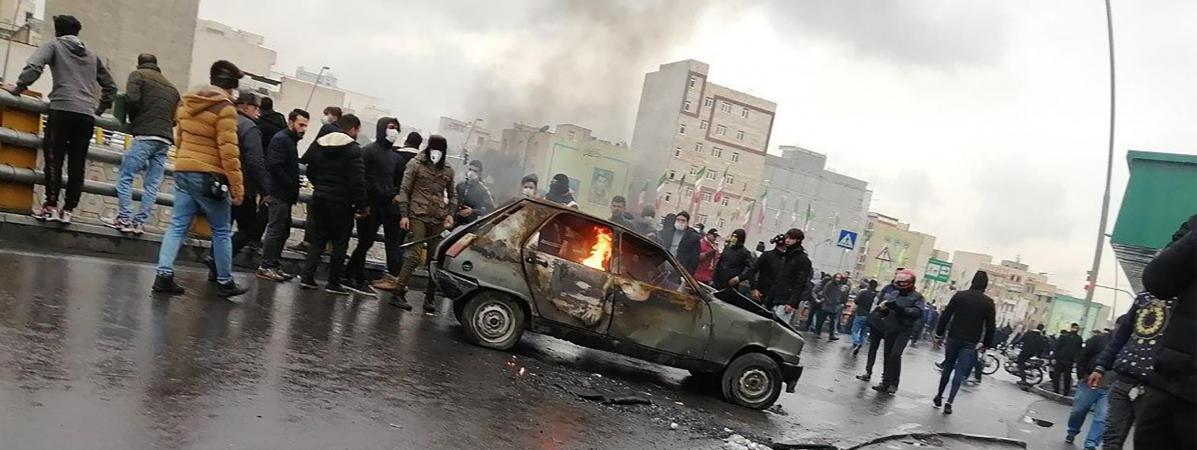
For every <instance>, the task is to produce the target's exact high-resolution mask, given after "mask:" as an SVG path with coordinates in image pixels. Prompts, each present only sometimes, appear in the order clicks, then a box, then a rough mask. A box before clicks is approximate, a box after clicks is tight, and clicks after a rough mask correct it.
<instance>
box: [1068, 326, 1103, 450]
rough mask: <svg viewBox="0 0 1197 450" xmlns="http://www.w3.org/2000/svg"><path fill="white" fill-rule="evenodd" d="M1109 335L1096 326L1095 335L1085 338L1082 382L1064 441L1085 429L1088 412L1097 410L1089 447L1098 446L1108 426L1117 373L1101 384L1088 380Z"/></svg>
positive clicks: (1079, 366)
mask: <svg viewBox="0 0 1197 450" xmlns="http://www.w3.org/2000/svg"><path fill="white" fill-rule="evenodd" d="M1108 341H1109V336H1108V335H1107V334H1105V333H1102V332H1101V331H1100V330H1093V336H1092V337H1090V338H1089V340H1087V341H1085V349H1084V350H1082V351H1081V354H1080V358H1079V359H1077V365H1076V376H1077V380H1079V381H1080V382H1078V383H1077V385H1076V397H1075V398H1073V400H1072V412H1071V413H1069V415H1068V431H1067V433H1068V434H1066V435H1065V436H1064V442H1067V443H1069V444H1071V443H1072V442H1073V441H1075V440H1076V435H1078V434H1080V433H1081V426H1082V425H1084V424H1085V416H1088V415H1089V412H1090V411H1092V412H1093V423H1091V424H1090V425H1089V434H1088V436H1086V437H1085V450H1089V449H1096V448H1097V446H1098V445H1101V435H1102V433H1103V432H1105V428H1106V412H1107V410H1108V408H1109V400H1108V396H1107V394H1109V392H1110V383H1111V382H1112V381H1113V378H1114V377H1109V378H1107V379H1103V380H1102V383H1100V384H1099V385H1097V386H1089V384H1088V383H1086V382H1085V381H1086V380H1088V379H1089V374H1091V373H1093V368H1094V366H1096V364H1097V356H1098V355H1100V354H1101V351H1102V350H1104V349H1105V347H1106V342H1108Z"/></svg>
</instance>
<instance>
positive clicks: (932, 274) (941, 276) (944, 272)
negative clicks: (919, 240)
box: [923, 258, 952, 283]
mask: <svg viewBox="0 0 1197 450" xmlns="http://www.w3.org/2000/svg"><path fill="white" fill-rule="evenodd" d="M923 277H924V278H926V279H928V280H931V281H938V282H940V283H947V282H948V281H949V280H951V279H952V263H950V262H947V261H944V260H941V259H935V258H931V259H930V260H928V261H927V271H926V274H925V275H923Z"/></svg>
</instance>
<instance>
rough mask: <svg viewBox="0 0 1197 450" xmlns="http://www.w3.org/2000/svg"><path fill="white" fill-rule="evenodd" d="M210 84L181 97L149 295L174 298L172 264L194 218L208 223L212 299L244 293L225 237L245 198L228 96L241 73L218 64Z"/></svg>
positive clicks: (234, 113) (176, 288)
mask: <svg viewBox="0 0 1197 450" xmlns="http://www.w3.org/2000/svg"><path fill="white" fill-rule="evenodd" d="M208 74H209V80H210V81H211V83H212V84H211V85H206V86H200V87H198V88H196V89H195V90H193V91H191V92H189V93H187V95H184V96H183V101H182V103H183V105H182V106H180V107H179V113H178V120H179V127H178V128H177V130H178V131H177V135H176V136H175V142H178V143H179V146H178V152H177V155H176V157H175V174H174V181H175V201H174V208H172V209H171V218H170V227H169V228H167V230H166V234H164V235H163V236H162V247H161V249H160V250H159V252H158V276H157V277H156V278H155V279H154V287H153V291H154V292H160V293H166V294H172V295H178V294H182V293H183V292H184V289H183V287H181V286H179V285H178V284H177V283H175V279H174V264H175V258H176V257H178V255H179V247H181V246H182V245H183V238H184V237H185V236H186V235H187V231H188V230H189V229H190V228H191V222H192V221H193V220H194V219H195V216H196V215H200V214H202V215H204V216H205V217H207V218H208V224H209V225H210V226H211V228H212V254H213V256H214V257H215V261H214V264H215V267H216V282H217V283H219V285H220V287H219V289H218V290H217V292H216V293H217V295H219V296H221V297H232V296H236V295H241V294H243V293H245V289H244V288H242V287H240V286H237V283H236V282H235V281H234V280H233V272H232V269H233V255H232V254H233V242H232V240H231V238H230V228H232V221H231V218H230V215H231V209H232V206H235V205H240V204H241V202H242V201H243V200H244V198H245V186H244V182H243V180H242V176H241V157H240V151H239V149H238V147H237V108H236V107H234V106H233V98H232V95H233V92H236V91H237V86H238V85H239V83H240V80H241V77H242V75H243V73H242V72H241V69H238V68H237V66H235V65H233V63H231V62H228V61H225V60H220V61H216V62H215V63H212V67H211V69H209V71H208Z"/></svg>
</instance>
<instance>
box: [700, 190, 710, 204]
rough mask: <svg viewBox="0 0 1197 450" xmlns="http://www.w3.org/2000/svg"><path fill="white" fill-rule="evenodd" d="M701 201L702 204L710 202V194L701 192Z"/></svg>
mask: <svg viewBox="0 0 1197 450" xmlns="http://www.w3.org/2000/svg"><path fill="white" fill-rule="evenodd" d="M702 201H704V202H709V201H711V193H710V192H703V193H702Z"/></svg>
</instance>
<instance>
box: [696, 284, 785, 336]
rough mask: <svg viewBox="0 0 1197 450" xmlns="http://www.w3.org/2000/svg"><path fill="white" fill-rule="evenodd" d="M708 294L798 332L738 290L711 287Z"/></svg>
mask: <svg viewBox="0 0 1197 450" xmlns="http://www.w3.org/2000/svg"><path fill="white" fill-rule="evenodd" d="M708 295H710V296H712V297H714V298H717V299H719V300H722V301H724V302H726V303H728V304H731V305H734V306H735V307H737V308H740V309H742V310H744V311H748V312H750V313H752V314H756V315H758V316H761V317H764V318H766V319H770V320H772V321H774V322H776V323H778V324H780V325H782V326H783V327H785V328H788V329H789V330H790V331H793V332H795V333H797V332H798V330H795V329H794V327H792V326H790V324H788V323H786V322H785V321H784V320H781V319H779V318H778V317H777V315H776V314H773V311H770V310H769V309H768V308H765V306H764V305H761V304H760V303H757V302H755V301H753V300H752V299H750V298H748V297H745V296H744V294H741V293H740V292H739V291H736V290H733V289H724V290H721V291H715V290H714V289H712V290H711V291H709V292H708Z"/></svg>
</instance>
